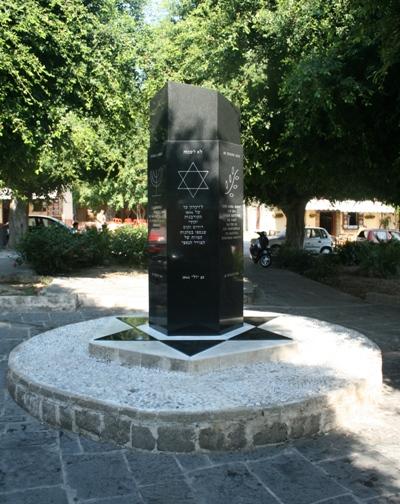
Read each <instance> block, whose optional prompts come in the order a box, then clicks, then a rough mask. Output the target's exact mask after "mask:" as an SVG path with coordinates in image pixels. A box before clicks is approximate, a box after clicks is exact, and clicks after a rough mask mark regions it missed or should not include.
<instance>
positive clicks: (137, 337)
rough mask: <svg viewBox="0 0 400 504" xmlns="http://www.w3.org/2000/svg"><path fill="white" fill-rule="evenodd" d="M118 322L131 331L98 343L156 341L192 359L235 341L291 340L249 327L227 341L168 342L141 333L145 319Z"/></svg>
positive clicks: (257, 320) (260, 321) (257, 319)
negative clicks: (206, 351)
mask: <svg viewBox="0 0 400 504" xmlns="http://www.w3.org/2000/svg"><path fill="white" fill-rule="evenodd" d="M273 318H275V317H268V318H262V317H246V318H245V322H246V323H248V324H252V325H253V326H254V325H255V324H258V326H261V325H263V324H265V323H266V322H269V321H270V320H272V319H273ZM118 320H121V321H122V322H125V323H126V324H128V325H130V326H131V329H127V330H124V331H119V332H116V333H113V334H110V335H108V336H103V337H101V338H97V340H99V341H103V340H105V341H140V342H143V341H157V342H159V343H162V344H164V345H167V346H169V347H171V348H174V349H175V350H178V351H179V352H181V353H183V354H185V355H187V356H189V357H192V356H193V355H197V354H199V353H200V352H203V351H204V350H208V349H209V348H212V347H214V346H217V345H220V344H221V343H225V342H228V341H229V342H235V341H263V340H266V341H267V340H270V341H271V340H291V338H288V337H286V336H282V335H281V334H278V333H274V332H272V331H268V330H266V329H262V328H260V327H257V326H255V327H251V328H249V329H248V330H247V331H245V332H243V333H241V334H238V335H237V336H233V337H231V338H228V339H218V340H216V339H213V340H207V339H204V338H203V339H202V338H199V339H196V340H193V339H190V340H170V339H158V338H156V337H153V336H150V335H148V334H147V333H145V332H143V331H141V330H140V329H139V328H138V326H140V325H142V324H145V323H147V319H144V318H135V317H118Z"/></svg>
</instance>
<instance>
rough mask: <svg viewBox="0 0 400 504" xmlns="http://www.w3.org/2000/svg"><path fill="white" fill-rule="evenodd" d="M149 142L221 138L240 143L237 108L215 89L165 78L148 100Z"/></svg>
mask: <svg viewBox="0 0 400 504" xmlns="http://www.w3.org/2000/svg"><path fill="white" fill-rule="evenodd" d="M150 127H151V143H152V144H158V143H163V142H166V141H177V140H222V141H226V142H231V143H237V144H238V143H240V113H239V110H238V109H237V108H236V107H235V106H234V105H233V104H232V103H231V102H230V101H229V100H227V99H226V98H225V97H224V96H222V95H221V93H219V92H218V91H215V90H212V89H206V88H203V87H198V86H192V85H190V84H182V83H178V82H168V83H167V84H166V85H165V86H164V87H163V88H162V89H161V90H160V91H159V92H158V93H157V94H156V95H155V96H154V97H153V99H152V101H151V104H150Z"/></svg>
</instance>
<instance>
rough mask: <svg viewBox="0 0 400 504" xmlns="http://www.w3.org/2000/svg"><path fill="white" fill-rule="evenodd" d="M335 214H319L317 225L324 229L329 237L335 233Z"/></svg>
mask: <svg viewBox="0 0 400 504" xmlns="http://www.w3.org/2000/svg"><path fill="white" fill-rule="evenodd" d="M335 217H336V213H335V212H320V214H319V225H320V227H322V228H325V229H326V230H327V231H328V233H329V234H330V235H334V234H335V231H336V219H335Z"/></svg>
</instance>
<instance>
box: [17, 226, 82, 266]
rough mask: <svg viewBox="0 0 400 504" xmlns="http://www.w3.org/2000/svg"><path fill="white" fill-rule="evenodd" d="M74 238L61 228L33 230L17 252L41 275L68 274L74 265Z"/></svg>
mask: <svg viewBox="0 0 400 504" xmlns="http://www.w3.org/2000/svg"><path fill="white" fill-rule="evenodd" d="M74 237H75V235H73V234H72V233H71V232H70V231H69V230H68V229H66V228H63V227H61V226H51V227H48V228H45V227H43V228H37V229H32V230H31V231H29V232H27V233H26V234H25V235H24V236H23V238H22V239H21V241H20V242H19V244H18V247H17V250H18V251H19V253H20V254H21V256H22V258H23V259H24V260H26V261H28V262H29V263H30V264H31V265H32V267H33V269H34V270H35V271H36V272H37V273H38V274H40V275H54V274H55V273H66V272H68V271H70V270H71V269H72V268H73V265H74V257H75V253H74V244H75V240H74Z"/></svg>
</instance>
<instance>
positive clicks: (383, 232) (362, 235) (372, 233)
mask: <svg viewBox="0 0 400 504" xmlns="http://www.w3.org/2000/svg"><path fill="white" fill-rule="evenodd" d="M391 239H392V234H391V231H389V230H387V229H363V230H362V231H360V232H359V233H358V235H357V237H356V241H358V242H365V241H369V242H371V243H386V242H388V241H390V240H391Z"/></svg>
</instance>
